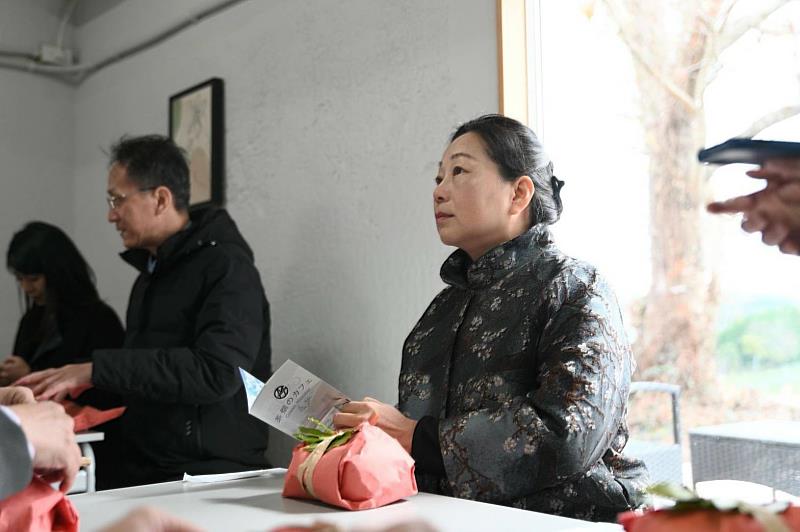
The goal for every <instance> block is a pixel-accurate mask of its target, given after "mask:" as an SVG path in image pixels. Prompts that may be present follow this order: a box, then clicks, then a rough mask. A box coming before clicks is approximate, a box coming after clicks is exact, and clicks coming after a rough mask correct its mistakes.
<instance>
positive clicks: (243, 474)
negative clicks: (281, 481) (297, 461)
mask: <svg viewBox="0 0 800 532" xmlns="http://www.w3.org/2000/svg"><path fill="white" fill-rule="evenodd" d="M285 473H286V469H284V468H282V467H273V468H272V469H257V470H255V471H238V472H236V473H218V474H216V475H190V474H189V473H184V474H183V481H184V482H189V483H192V484H209V483H211V482H225V481H226V480H239V479H240V478H252V477H261V476H265V475H267V474H269V475H270V476H272V475H283V474H285Z"/></svg>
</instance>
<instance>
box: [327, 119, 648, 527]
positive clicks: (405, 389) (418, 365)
mask: <svg viewBox="0 0 800 532" xmlns="http://www.w3.org/2000/svg"><path fill="white" fill-rule="evenodd" d="M562 185H563V182H561V181H559V180H558V179H556V177H555V176H554V175H553V166H552V163H550V162H549V160H548V159H547V156H546V155H545V154H544V151H543V149H542V146H541V144H540V142H539V140H538V139H537V138H536V136H535V135H534V134H533V132H532V131H531V130H530V129H528V128H527V127H525V126H524V125H522V124H520V123H519V122H517V121H515V120H512V119H510V118H506V117H502V116H499V115H487V116H482V117H480V118H477V119H475V120H472V121H470V122H467V123H466V124H464V125H462V126H461V127H459V128H458V130H457V131H456V132H455V133H454V134H453V136H452V139H451V143H450V145H449V146H448V148H447V149H446V150H445V153H444V156H443V157H442V161H441V163H440V169H439V173H438V175H437V177H436V188H435V189H434V193H433V199H434V211H435V216H436V226H437V229H438V231H439V236H440V237H441V240H442V242H443V243H445V244H447V245H451V246H456V247H458V248H459V249H458V250H457V251H455V252H454V253H453V254H452V255H451V256H450V257H449V258H448V259H447V261H446V262H445V263H444V265H442V269H441V276H442V279H443V280H444V282H445V283H447V285H448V287H447V288H445V289H444V290H443V291H442V292H441V293H440V294H439V295H438V296H436V298H435V299H434V300H433V302H432V303H431V304H430V306H429V307H428V309H427V310H426V311H425V314H423V316H422V317H421V318H420V320H419V322H418V323H417V325H416V326H415V327H414V329H413V330H412V331H411V334H410V335H409V336H408V339H407V340H406V342H405V346H404V348H403V363H402V369H401V373H400V384H399V399H400V402H399V405H398V408H399V409H395V408H394V407H392V406H390V405H387V404H384V403H380V402H378V401H375V400H373V399H369V398H366V399H365V400H364V401H358V402H353V403H350V404H348V405H346V407H345V408H343V410H342V413H340V414H338V415H337V417H336V418H335V419H334V421H335V423H336V424H337V425H339V426H354V425H356V424H358V423H359V422H361V421H363V420H365V419H369V418H372V420H373V422H375V420H376V419H377V425H378V426H379V427H381V428H383V429H384V430H385V431H386V432H388V433H389V434H391V435H392V436H394V437H395V438H397V439H398V441H399V442H400V443H401V444H402V445H403V446H404V447H405V448H406V449H407V450H408V451H409V452H410V453H411V454H412V456H413V457H414V458H415V460H416V462H417V480H418V482H419V485H420V488H421V489H422V490H424V491H430V492H434V493H443V494H446V495H452V496H456V497H462V498H467V499H474V500H478V501H484V502H491V503H496V504H503V505H508V506H515V507H518V508H526V509H530V510H535V511H540V512H547V513H552V514H558V515H566V516H571V517H577V518H581V519H587V520H602V521H612V520H614V519H615V517H616V514H617V513H619V512H622V511H625V510H628V509H631V508H634V507H636V506H638V505H640V504H641V502H642V489H643V487H644V486H645V485H646V483H647V473H646V470H645V467H644V465H643V463H642V462H640V461H638V460H633V459H630V458H627V457H625V456H624V455H622V454H621V452H622V449H623V448H624V446H625V443H626V441H627V437H628V433H627V427H626V424H625V413H626V408H627V400H628V388H629V385H630V379H631V373H632V372H633V370H634V361H633V357H632V355H631V351H630V347H629V345H628V341H627V339H626V337H625V332H624V328H623V324H622V318H621V315H620V311H619V308H618V305H617V301H616V298H615V296H614V294H613V292H612V291H611V289H610V288H609V286H608V285H607V284H606V282H605V281H604V280H603V279H602V278H601V277H600V276H599V274H598V273H597V271H596V270H595V269H594V268H593V267H592V266H590V265H588V264H586V263H583V262H580V261H578V260H575V259H572V258H570V257H567V256H565V255H564V254H562V253H561V252H560V251H559V250H558V249H557V248H556V247H555V245H554V244H553V242H552V239H551V236H550V232H549V231H548V226H549V225H550V224H552V223H554V222H555V221H557V220H558V217H559V215H560V213H561V208H562V206H561V199H560V195H559V191H560V188H561V186H562Z"/></svg>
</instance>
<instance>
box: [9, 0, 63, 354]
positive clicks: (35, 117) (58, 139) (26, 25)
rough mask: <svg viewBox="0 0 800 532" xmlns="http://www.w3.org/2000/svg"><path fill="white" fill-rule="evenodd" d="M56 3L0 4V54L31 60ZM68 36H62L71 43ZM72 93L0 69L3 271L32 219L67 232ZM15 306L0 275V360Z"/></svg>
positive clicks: (51, 32) (52, 24)
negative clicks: (15, 237)
mask: <svg viewBox="0 0 800 532" xmlns="http://www.w3.org/2000/svg"><path fill="white" fill-rule="evenodd" d="M60 4H61V2H59V1H43V0H36V1H28V0H8V1H4V2H2V3H0V50H4V51H8V50H14V51H21V52H26V53H34V52H36V50H37V49H38V47H39V45H40V44H41V43H43V42H52V41H53V40H54V38H55V35H56V32H57V30H58V22H59V9H60ZM71 35H72V32H71V30H69V29H68V31H67V32H66V41H65V42H67V43H69V42H70V39H71ZM73 97H74V89H73V88H71V87H69V86H68V85H65V84H63V83H60V82H58V81H53V80H50V79H46V78H42V77H39V76H34V75H32V74H29V73H26V72H19V71H14V70H5V69H0V187H2V188H1V189H0V253H2V264H3V268H2V270H3V271H4V270H5V262H6V258H5V257H6V250H7V249H8V242H9V240H10V239H11V236H12V234H13V233H14V232H15V231H17V230H19V229H20V228H21V227H22V226H23V225H24V224H25V223H26V222H28V221H30V220H34V219H38V220H44V221H47V222H50V223H54V224H57V225H59V226H60V227H62V228H64V229H65V230H66V231H67V232H68V233H72V230H73V225H74V202H73V193H74V187H73V164H72V159H73V133H74V119H73V109H74V101H73ZM21 308H22V307H21V300H20V298H19V292H18V290H17V285H16V281H15V280H14V278H13V277H12V276H11V275H6V274H5V273H2V272H0V358H4V357H5V356H6V355H8V354H10V352H11V349H12V347H13V342H14V334H15V332H16V329H17V322H18V320H19V318H20V312H21Z"/></svg>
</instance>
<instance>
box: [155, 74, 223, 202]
mask: <svg viewBox="0 0 800 532" xmlns="http://www.w3.org/2000/svg"><path fill="white" fill-rule="evenodd" d="M224 91H225V84H224V83H223V81H222V79H220V78H211V79H208V80H206V81H203V82H202V83H198V84H197V85H194V86H193V87H189V88H188V89H186V90H183V91H181V92H179V93H177V94H174V95H172V96H170V97H169V109H168V111H169V136H170V138H171V139H172V140H173V141H174V142H175V143H176V144H177V145H178V146H179V147H181V148H182V149H183V150H184V151H185V153H186V160H187V163H188V164H189V179H190V183H191V196H190V200H189V209H190V210H197V209H201V208H204V207H209V206H212V205H213V206H220V207H221V206H222V205H223V203H224V200H225V198H224V190H225V187H224V175H225V138H224V135H225V109H224V105H225V94H224Z"/></svg>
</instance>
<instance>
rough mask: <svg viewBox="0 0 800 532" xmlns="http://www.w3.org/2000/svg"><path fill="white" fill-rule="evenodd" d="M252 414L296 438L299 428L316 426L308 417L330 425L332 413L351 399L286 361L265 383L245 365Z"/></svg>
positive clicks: (243, 373)
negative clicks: (254, 375) (247, 369)
mask: <svg viewBox="0 0 800 532" xmlns="http://www.w3.org/2000/svg"><path fill="white" fill-rule="evenodd" d="M239 373H241V375H242V382H244V387H245V392H246V393H247V409H248V412H250V415H252V416H255V417H257V418H258V419H260V420H261V421H263V422H264V423H267V424H268V425H270V426H272V427H275V428H276V429H278V430H279V431H281V432H283V433H284V434H288V435H289V436H292V437H294V434H295V433H296V432H297V429H298V428H300V427H301V426H302V427H309V426H311V427H313V422H311V421H309V418H314V419H318V420H320V421H321V422H322V423H324V424H325V425H328V426H331V425H332V423H333V415H334V414H335V413H336V412H338V411H339V407H341V406H342V405H343V404H345V403H348V402H349V401H350V399H348V398H347V396H346V395H344V394H343V393H342V392H340V391H339V390H337V389H336V388H334V387H333V386H331V385H330V384H328V383H327V382H325V381H323V380H322V379H320V378H319V377H317V376H316V375H314V374H313V373H311V372H310V371H308V370H306V369H304V368H302V367H300V366H298V365H297V364H295V363H294V362H292V361H291V360H287V361H286V362H284V363H283V365H282V366H281V367H280V368H278V370H277V371H276V372H275V373H273V374H272V377H270V378H269V380H268V381H267V382H266V383H262V382H261V381H260V380H258V379H257V378H256V377H253V376H252V375H250V374H249V373H247V372H246V371H245V370H243V369H242V368H239Z"/></svg>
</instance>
